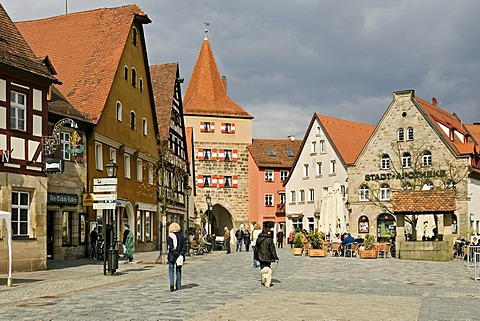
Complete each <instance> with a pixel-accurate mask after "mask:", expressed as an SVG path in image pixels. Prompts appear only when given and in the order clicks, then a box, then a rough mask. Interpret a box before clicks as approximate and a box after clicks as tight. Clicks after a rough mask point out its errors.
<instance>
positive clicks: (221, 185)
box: [218, 175, 225, 188]
mask: <svg viewBox="0 0 480 321" xmlns="http://www.w3.org/2000/svg"><path fill="white" fill-rule="evenodd" d="M224 184H225V183H224V182H223V175H220V176H219V177H218V187H220V188H222V187H223V186H224Z"/></svg>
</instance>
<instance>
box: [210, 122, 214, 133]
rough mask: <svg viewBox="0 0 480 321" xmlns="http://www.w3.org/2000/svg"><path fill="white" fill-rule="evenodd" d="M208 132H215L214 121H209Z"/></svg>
mask: <svg viewBox="0 0 480 321" xmlns="http://www.w3.org/2000/svg"><path fill="white" fill-rule="evenodd" d="M210 132H211V133H214V132H215V123H214V122H211V123H210Z"/></svg>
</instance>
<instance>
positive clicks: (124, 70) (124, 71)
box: [123, 65, 128, 80]
mask: <svg viewBox="0 0 480 321" xmlns="http://www.w3.org/2000/svg"><path fill="white" fill-rule="evenodd" d="M123 78H125V80H128V66H127V65H125V66H124V67H123Z"/></svg>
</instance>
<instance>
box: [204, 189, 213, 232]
mask: <svg viewBox="0 0 480 321" xmlns="http://www.w3.org/2000/svg"><path fill="white" fill-rule="evenodd" d="M205 200H206V201H207V210H208V226H209V231H208V234H210V235H211V234H212V220H211V219H210V210H211V206H212V197H211V196H210V194H207V196H206V197H205Z"/></svg>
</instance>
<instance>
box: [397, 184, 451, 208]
mask: <svg viewBox="0 0 480 321" xmlns="http://www.w3.org/2000/svg"><path fill="white" fill-rule="evenodd" d="M456 209H457V207H456V204H455V190H453V189H447V190H428V191H393V192H392V210H393V212H395V213H439V212H453V211H455V210H456Z"/></svg>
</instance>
